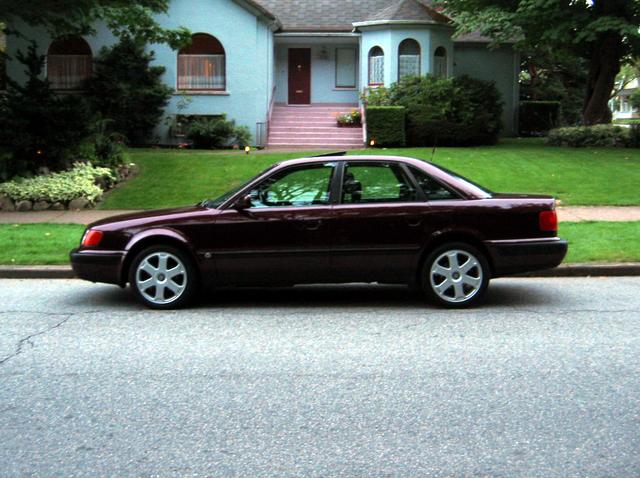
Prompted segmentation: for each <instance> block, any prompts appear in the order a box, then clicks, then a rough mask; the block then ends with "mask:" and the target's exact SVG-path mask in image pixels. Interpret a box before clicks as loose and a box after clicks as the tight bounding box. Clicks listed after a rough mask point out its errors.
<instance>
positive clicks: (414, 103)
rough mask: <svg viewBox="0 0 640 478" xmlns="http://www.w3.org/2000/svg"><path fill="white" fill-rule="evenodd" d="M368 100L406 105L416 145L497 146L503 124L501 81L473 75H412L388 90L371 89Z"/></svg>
mask: <svg viewBox="0 0 640 478" xmlns="http://www.w3.org/2000/svg"><path fill="white" fill-rule="evenodd" d="M366 101H367V102H368V104H369V105H396V106H404V107H405V108H406V117H407V120H406V136H407V143H408V144H409V145H410V146H432V145H434V144H438V145H451V146H464V145H476V144H493V143H495V142H496V141H497V140H498V135H499V133H500V130H501V128H502V102H501V100H500V93H499V92H498V90H497V89H496V87H495V85H494V84H493V83H491V82H486V81H481V80H476V79H474V78H470V77H468V76H461V77H457V78H436V77H434V76H431V75H428V76H426V77H411V78H406V79H404V80H403V81H402V82H401V83H394V84H393V85H391V87H389V88H388V89H387V88H376V89H375V90H370V92H369V94H368V95H367V96H366Z"/></svg>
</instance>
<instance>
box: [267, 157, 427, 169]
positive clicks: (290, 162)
mask: <svg viewBox="0 0 640 478" xmlns="http://www.w3.org/2000/svg"><path fill="white" fill-rule="evenodd" d="M333 161H349V162H354V161H367V162H372V161H380V162H385V161H399V162H403V163H407V164H413V165H416V166H422V165H425V164H428V163H426V162H425V161H422V160H420V159H415V158H408V157H406V156H383V155H354V156H315V157H314V156H311V157H304V158H297V159H287V160H285V161H281V162H279V163H278V166H279V167H286V166H294V165H299V164H311V163H331V162H333Z"/></svg>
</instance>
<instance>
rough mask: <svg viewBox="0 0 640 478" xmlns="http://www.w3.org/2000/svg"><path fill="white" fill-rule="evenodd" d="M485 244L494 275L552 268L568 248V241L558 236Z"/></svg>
mask: <svg viewBox="0 0 640 478" xmlns="http://www.w3.org/2000/svg"><path fill="white" fill-rule="evenodd" d="M485 245H486V246H487V249H488V251H489V255H490V256H491V262H492V264H493V269H494V270H493V276H494V277H499V276H504V275H510V274H518V273H522V272H532V271H538V270H543V269H551V268H553V267H556V266H558V265H559V264H560V263H561V262H562V260H563V259H564V257H565V256H566V255H567V248H568V244H567V241H565V240H564V239H560V238H558V237H552V238H548V239H517V240H503V241H486V242H485Z"/></svg>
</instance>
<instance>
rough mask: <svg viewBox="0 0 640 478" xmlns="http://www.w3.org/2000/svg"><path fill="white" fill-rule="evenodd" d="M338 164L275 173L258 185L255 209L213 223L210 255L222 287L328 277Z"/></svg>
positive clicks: (229, 211) (253, 193)
mask: <svg viewBox="0 0 640 478" xmlns="http://www.w3.org/2000/svg"><path fill="white" fill-rule="evenodd" d="M336 167H337V163H332V162H327V163H312V164H305V165H299V166H291V167H289V168H286V169H283V170H279V171H276V172H274V173H273V174H272V175H270V176H269V177H268V178H266V179H265V180H263V181H262V182H260V183H259V184H258V185H256V186H254V187H253V188H252V189H251V191H249V194H250V195H251V198H252V201H251V207H250V208H247V209H243V210H236V209H233V208H228V209H226V210H225V211H223V212H222V213H221V214H220V215H219V216H218V218H217V219H216V222H215V228H214V233H213V237H212V250H213V254H214V255H215V263H216V270H217V277H218V280H219V282H221V283H223V284H233V285H244V284H247V285H248V284H266V285H272V284H275V285H277V284H286V285H288V284H296V283H303V282H316V281H325V280H327V278H328V276H329V275H330V266H329V259H330V255H329V253H330V238H331V233H330V223H329V218H330V217H331V189H332V181H333V178H334V174H335V171H336Z"/></svg>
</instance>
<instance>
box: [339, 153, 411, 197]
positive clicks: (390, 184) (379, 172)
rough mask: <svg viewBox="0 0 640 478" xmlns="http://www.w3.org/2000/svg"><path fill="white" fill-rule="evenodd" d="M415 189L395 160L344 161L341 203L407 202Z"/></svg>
mask: <svg viewBox="0 0 640 478" xmlns="http://www.w3.org/2000/svg"><path fill="white" fill-rule="evenodd" d="M416 200H418V198H417V195H416V190H415V189H414V188H413V186H412V185H411V181H410V180H409V178H408V177H407V175H406V174H405V172H404V170H403V169H402V167H401V166H400V165H399V164H397V163H380V162H375V163H373V162H372V163H367V162H352V163H347V164H346V166H345V170H344V176H343V180H342V203H343V204H356V203H358V204H367V203H379V202H411V201H416Z"/></svg>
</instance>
